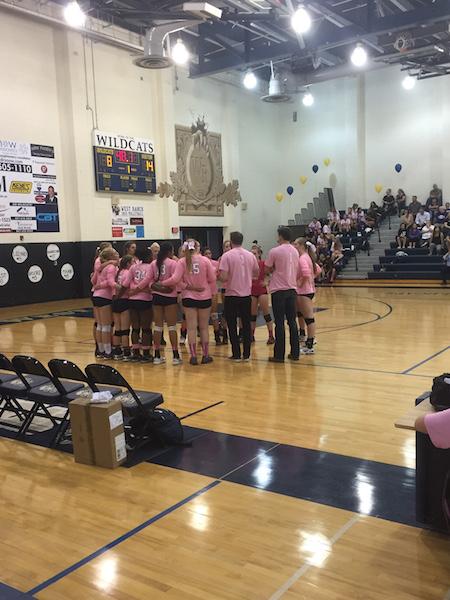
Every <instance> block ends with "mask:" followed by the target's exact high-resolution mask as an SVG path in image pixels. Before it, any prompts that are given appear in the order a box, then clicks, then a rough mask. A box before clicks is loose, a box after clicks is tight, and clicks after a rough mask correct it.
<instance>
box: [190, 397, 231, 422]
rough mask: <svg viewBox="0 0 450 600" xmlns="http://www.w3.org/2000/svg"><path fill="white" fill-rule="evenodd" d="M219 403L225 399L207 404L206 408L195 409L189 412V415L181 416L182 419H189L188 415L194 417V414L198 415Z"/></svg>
mask: <svg viewBox="0 0 450 600" xmlns="http://www.w3.org/2000/svg"><path fill="white" fill-rule="evenodd" d="M219 404H224V401H223V400H220V401H219V402H214V404H210V405H209V406H205V407H204V408H199V409H198V410H194V412H191V413H188V414H187V415H184V416H183V417H180V421H182V420H183V419H187V418H188V417H193V416H194V415H198V414H199V413H201V412H204V411H205V410H209V409H210V408H214V407H215V406H218V405H219Z"/></svg>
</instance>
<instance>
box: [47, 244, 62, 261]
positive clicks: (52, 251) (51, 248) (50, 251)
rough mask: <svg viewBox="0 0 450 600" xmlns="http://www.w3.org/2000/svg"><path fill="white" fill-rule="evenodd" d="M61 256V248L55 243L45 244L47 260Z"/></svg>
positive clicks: (53, 259)
mask: <svg viewBox="0 0 450 600" xmlns="http://www.w3.org/2000/svg"><path fill="white" fill-rule="evenodd" d="M60 256H61V250H60V249H59V246H57V245H56V244H49V245H48V246H47V258H48V260H51V261H55V260H58V258H59V257H60Z"/></svg>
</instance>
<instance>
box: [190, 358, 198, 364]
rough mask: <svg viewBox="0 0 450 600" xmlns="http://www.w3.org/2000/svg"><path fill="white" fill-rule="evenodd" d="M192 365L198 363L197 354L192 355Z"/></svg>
mask: <svg viewBox="0 0 450 600" xmlns="http://www.w3.org/2000/svg"><path fill="white" fill-rule="evenodd" d="M189 364H190V365H198V360H197V357H196V356H191V359H190V361H189Z"/></svg>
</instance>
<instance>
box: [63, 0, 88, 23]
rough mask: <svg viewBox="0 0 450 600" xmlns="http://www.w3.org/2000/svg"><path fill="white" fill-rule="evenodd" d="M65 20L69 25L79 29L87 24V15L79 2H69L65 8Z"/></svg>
mask: <svg viewBox="0 0 450 600" xmlns="http://www.w3.org/2000/svg"><path fill="white" fill-rule="evenodd" d="M64 19H65V21H66V23H67V24H68V25H70V26H71V27H75V28H77V29H79V28H80V27H84V24H85V23H86V13H85V12H84V11H83V9H82V8H81V6H80V5H79V4H78V2H69V3H68V4H67V5H66V6H65V8H64Z"/></svg>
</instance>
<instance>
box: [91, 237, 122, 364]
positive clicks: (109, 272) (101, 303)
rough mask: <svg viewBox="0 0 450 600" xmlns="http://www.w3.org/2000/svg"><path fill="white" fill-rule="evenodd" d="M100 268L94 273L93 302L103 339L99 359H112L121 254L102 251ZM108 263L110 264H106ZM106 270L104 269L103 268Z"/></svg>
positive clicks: (111, 249)
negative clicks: (113, 321)
mask: <svg viewBox="0 0 450 600" xmlns="http://www.w3.org/2000/svg"><path fill="white" fill-rule="evenodd" d="M99 259H100V266H99V267H98V269H97V271H96V273H94V278H93V281H94V287H93V290H94V293H93V297H92V301H93V303H94V306H95V307H96V308H97V318H98V321H97V322H98V327H100V335H101V338H100V340H99V342H98V349H99V352H100V356H99V358H106V359H111V358H113V355H112V347H111V323H112V309H111V305H112V297H113V295H114V294H115V293H116V289H117V284H116V273H117V262H118V260H119V254H118V253H117V252H116V251H115V250H114V249H113V248H111V247H108V248H105V249H104V250H102V252H101V253H100V256H99ZM105 263H108V264H105ZM103 265H105V266H104V268H102V266H103Z"/></svg>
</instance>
